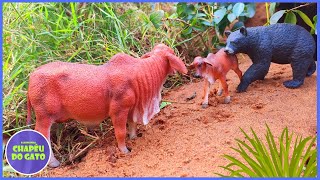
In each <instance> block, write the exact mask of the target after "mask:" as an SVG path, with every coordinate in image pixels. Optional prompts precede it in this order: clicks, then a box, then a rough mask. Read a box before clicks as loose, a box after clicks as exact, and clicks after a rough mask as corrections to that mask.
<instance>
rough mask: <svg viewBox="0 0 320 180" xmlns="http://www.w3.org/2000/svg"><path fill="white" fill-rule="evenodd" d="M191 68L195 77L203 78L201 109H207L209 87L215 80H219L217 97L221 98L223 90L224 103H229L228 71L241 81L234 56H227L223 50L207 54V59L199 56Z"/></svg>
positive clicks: (240, 74)
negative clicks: (194, 70) (194, 71)
mask: <svg viewBox="0 0 320 180" xmlns="http://www.w3.org/2000/svg"><path fill="white" fill-rule="evenodd" d="M190 67H191V68H195V69H196V74H195V75H196V76H197V77H204V78H205V83H204V93H203V97H202V98H203V99H204V100H203V102H202V107H203V108H207V107H208V97H209V92H210V85H211V84H213V83H214V82H215V81H216V80H220V84H219V90H218V92H217V95H219V96H221V94H222V88H223V90H224V95H225V99H224V102H225V103H229V102H230V101H231V98H230V95H229V90H228V84H227V82H226V80H227V79H226V75H227V73H228V72H229V70H230V69H232V70H233V71H234V72H235V73H236V74H237V75H238V77H239V79H240V80H241V78H242V72H241V70H240V69H239V67H238V59H237V57H236V56H235V55H228V54H226V53H225V52H224V49H220V50H219V51H218V52H217V53H216V54H213V53H209V54H208V56H207V58H202V57H200V56H198V57H196V58H195V59H194V61H193V62H192V64H191V65H190Z"/></svg>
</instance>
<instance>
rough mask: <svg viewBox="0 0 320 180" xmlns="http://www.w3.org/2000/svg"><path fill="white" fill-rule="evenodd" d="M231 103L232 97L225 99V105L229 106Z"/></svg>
mask: <svg viewBox="0 0 320 180" xmlns="http://www.w3.org/2000/svg"><path fill="white" fill-rule="evenodd" d="M230 102H231V97H230V96H227V97H226V98H225V99H224V103H225V104H229V103H230Z"/></svg>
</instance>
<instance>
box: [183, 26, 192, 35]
mask: <svg viewBox="0 0 320 180" xmlns="http://www.w3.org/2000/svg"><path fill="white" fill-rule="evenodd" d="M191 32H192V28H191V27H188V28H186V29H184V30H183V31H182V32H181V33H182V34H183V35H189V34H191Z"/></svg>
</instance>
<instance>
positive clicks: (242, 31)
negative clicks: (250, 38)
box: [240, 26, 247, 36]
mask: <svg viewBox="0 0 320 180" xmlns="http://www.w3.org/2000/svg"><path fill="white" fill-rule="evenodd" d="M240 32H241V34H243V35H244V36H247V28H246V27H244V26H242V27H241V28H240Z"/></svg>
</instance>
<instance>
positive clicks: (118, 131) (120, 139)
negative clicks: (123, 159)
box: [110, 107, 130, 153]
mask: <svg viewBox="0 0 320 180" xmlns="http://www.w3.org/2000/svg"><path fill="white" fill-rule="evenodd" d="M128 112H129V110H128V109H127V108H124V107H123V108H119V109H115V110H113V112H111V115H110V116H111V120H112V124H113V127H114V132H115V136H116V139H117V143H118V148H119V149H120V151H121V152H123V153H129V152H130V151H129V150H128V148H127V146H126V142H125V141H126V132H127V129H126V123H127V119H128Z"/></svg>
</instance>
